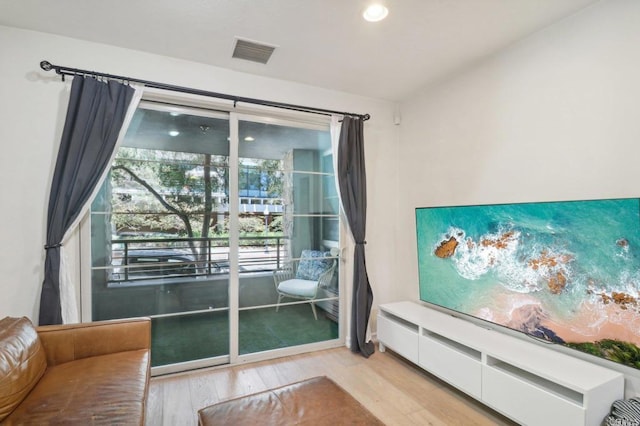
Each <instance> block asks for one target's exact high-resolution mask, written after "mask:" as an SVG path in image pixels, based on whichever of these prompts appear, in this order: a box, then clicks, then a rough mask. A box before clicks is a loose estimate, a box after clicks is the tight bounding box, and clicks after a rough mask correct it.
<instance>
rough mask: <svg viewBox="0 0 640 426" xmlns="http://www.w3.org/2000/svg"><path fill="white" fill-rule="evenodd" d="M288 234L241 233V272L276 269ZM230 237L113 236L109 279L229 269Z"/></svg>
mask: <svg viewBox="0 0 640 426" xmlns="http://www.w3.org/2000/svg"><path fill="white" fill-rule="evenodd" d="M286 240H287V238H286V237H283V236H278V237H240V247H239V270H240V272H241V273H242V272H260V271H273V270H276V269H279V268H280V266H281V263H282V260H283V259H285V250H286V247H285V241H286ZM228 242H229V240H228V238H146V239H137V238H136V239H114V240H112V242H111V244H112V250H111V254H112V258H111V265H112V272H111V274H110V279H109V282H112V283H120V282H131V281H142V280H151V279H158V278H168V277H171V278H177V277H198V276H210V275H220V274H228V273H229V244H228Z"/></svg>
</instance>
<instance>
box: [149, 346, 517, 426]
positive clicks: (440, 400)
mask: <svg viewBox="0 0 640 426" xmlns="http://www.w3.org/2000/svg"><path fill="white" fill-rule="evenodd" d="M315 376H328V377H329V378H331V379H332V380H334V381H335V382H336V383H337V384H338V385H340V386H341V387H342V388H343V389H345V390H346V391H347V392H349V393H351V395H353V396H354V397H355V398H356V399H357V400H358V401H360V403H361V404H363V405H364V406H365V407H367V408H368V409H369V410H370V411H371V412H372V413H373V414H374V415H376V416H377V417H378V418H379V419H380V420H381V421H383V422H384V423H385V424H388V425H392V426H393V425H398V426H405V425H407V426H409V425H411V426H413V425H432V426H444V425H447V426H448V425H465V426H467V425H479V426H485V425H502V426H512V425H515V423H513V422H511V421H509V420H508V419H506V418H504V417H502V416H500V415H499V414H497V413H495V412H494V411H492V410H490V409H488V408H487V407H485V406H483V405H482V404H480V403H478V402H477V401H475V400H473V399H472V398H470V397H468V396H466V395H465V394H463V393H462V392H460V391H458V390H457V389H455V388H452V387H451V386H449V385H448V384H446V383H444V382H442V381H441V380H439V379H437V378H435V377H433V376H431V375H430V374H429V373H426V372H425V371H423V370H421V369H420V368H418V367H416V366H415V365H413V364H411V363H409V362H407V361H406V360H403V359H402V358H401V357H398V356H397V355H395V354H393V352H391V351H388V352H385V353H381V352H376V353H374V354H373V355H372V356H371V357H369V358H368V359H367V358H364V357H362V356H360V355H358V354H353V353H352V352H350V351H349V350H348V349H347V348H336V349H328V350H323V351H317V352H312V353H308V354H301V355H294V356H287V357H283V358H278V359H274V360H269V361H262V362H257V363H251V364H242V365H236V366H228V367H217V368H214V369H203V370H201V371H195V372H189V373H181V374H175V375H171V376H164V377H154V378H152V379H151V385H150V389H149V401H148V404H147V422H146V424H147V425H148V426H158V425H172V426H173V425H181V426H182V425H184V426H196V425H197V417H196V413H197V411H198V410H199V409H201V408H203V407H204V406H207V405H210V404H214V403H216V402H218V401H225V400H228V399H232V398H237V397H240V396H244V395H249V394H252V393H256V392H261V391H263V390H266V389H272V388H276V387H280V386H284V385H286V384H289V383H295V382H299V381H301V380H305V379H308V378H311V377H315Z"/></svg>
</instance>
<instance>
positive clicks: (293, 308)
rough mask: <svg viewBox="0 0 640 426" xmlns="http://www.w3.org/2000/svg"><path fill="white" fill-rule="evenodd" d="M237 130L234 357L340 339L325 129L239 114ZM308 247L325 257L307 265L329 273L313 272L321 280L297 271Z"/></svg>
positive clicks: (328, 147)
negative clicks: (236, 324)
mask: <svg viewBox="0 0 640 426" xmlns="http://www.w3.org/2000/svg"><path fill="white" fill-rule="evenodd" d="M238 128H239V147H238V153H239V159H238V169H239V179H238V182H239V183H238V187H239V195H240V207H239V214H238V222H239V224H240V227H239V229H240V250H239V256H240V268H239V285H240V287H239V334H238V338H239V354H240V355H245V354H250V353H255V352H263V351H269V350H272V349H280V348H286V347H291V346H298V345H306V344H311V343H316V342H322V341H328V340H333V339H338V337H339V327H338V321H339V315H338V308H339V297H338V296H339V290H338V276H339V270H338V264H339V262H338V259H337V256H336V254H337V250H336V249H337V248H338V247H339V238H338V233H337V228H335V225H336V224H337V220H338V214H337V213H338V212H337V209H336V205H335V202H337V199H332V197H333V196H335V194H336V192H335V186H334V177H333V167H332V161H331V140H330V136H329V132H328V129H327V128H326V126H315V127H311V126H308V125H307V126H304V127H301V126H297V127H296V126H294V125H292V124H291V123H287V122H281V121H277V120H273V119H270V118H267V117H263V118H259V117H251V118H246V117H245V118H244V119H243V120H240V121H239V124H238ZM331 188H333V190H332V189H331ZM332 227H334V229H331V228H332ZM332 248H333V249H334V251H333V253H332V252H331V249H332ZM310 251H313V252H315V253H316V254H317V255H319V256H322V257H323V259H322V260H320V261H316V260H310V261H308V262H307V264H310V263H311V262H316V263H317V265H318V267H319V268H324V269H326V270H327V271H324V270H320V271H319V274H321V273H323V272H326V273H327V274H326V275H327V277H326V279H325V280H324V282H320V280H319V276H318V277H310V276H306V277H303V276H302V274H301V273H300V271H298V270H297V266H298V265H300V257H301V254H302V253H303V252H307V253H308V252H310ZM303 262H304V261H303ZM329 269H331V270H330V271H329ZM329 275H330V276H329ZM280 277H282V279H279V278H280ZM283 281H284V282H283ZM295 285H300V286H301V287H300V289H296V288H295ZM287 286H289V288H288V291H285V290H287V289H286V287H287Z"/></svg>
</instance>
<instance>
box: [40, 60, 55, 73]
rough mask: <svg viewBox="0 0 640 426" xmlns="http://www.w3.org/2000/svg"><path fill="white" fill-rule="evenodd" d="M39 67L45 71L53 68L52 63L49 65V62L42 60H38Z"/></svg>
mask: <svg viewBox="0 0 640 426" xmlns="http://www.w3.org/2000/svg"><path fill="white" fill-rule="evenodd" d="M40 68H42V69H43V70H45V71H51V70H52V69H53V65H51V62H49V61H42V62H40Z"/></svg>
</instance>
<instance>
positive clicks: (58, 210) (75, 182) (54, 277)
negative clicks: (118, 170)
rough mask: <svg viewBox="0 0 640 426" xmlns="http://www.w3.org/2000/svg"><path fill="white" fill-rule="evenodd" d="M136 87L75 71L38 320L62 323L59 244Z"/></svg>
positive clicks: (100, 168)
mask: <svg viewBox="0 0 640 426" xmlns="http://www.w3.org/2000/svg"><path fill="white" fill-rule="evenodd" d="M134 92H135V90H134V89H133V88H131V87H129V86H127V85H124V84H121V83H118V82H114V81H110V82H108V83H104V82H101V81H98V80H96V79H95V78H92V77H81V76H76V77H74V78H73V83H72V85H71V96H70V99H69V106H68V109H67V117H66V121H65V124H64V130H63V132H62V138H61V140H60V148H59V151H58V159H57V162H56V168H55V171H54V174H53V180H52V183H51V194H50V195H49V209H48V212H47V243H46V246H45V249H46V258H45V264H44V282H43V283H42V293H41V295H40V319H39V323H40V325H47V324H61V323H62V310H61V306H60V245H61V242H62V238H63V237H64V234H65V232H66V231H67V229H68V228H69V227H70V226H71V225H72V224H73V222H74V221H75V220H76V218H77V217H78V215H79V214H80V211H81V210H82V208H83V206H84V205H85V204H86V203H87V201H88V200H89V197H90V196H91V194H92V193H93V190H94V189H95V187H96V185H97V184H98V181H99V180H100V177H101V176H102V174H103V172H104V170H105V169H106V168H107V167H108V166H109V160H110V159H111V155H112V153H113V150H114V148H115V145H116V142H117V140H118V134H119V133H120V129H121V128H122V123H123V122H124V118H125V115H126V113H127V108H128V107H129V104H130V103H131V99H132V98H133V94H134Z"/></svg>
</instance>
